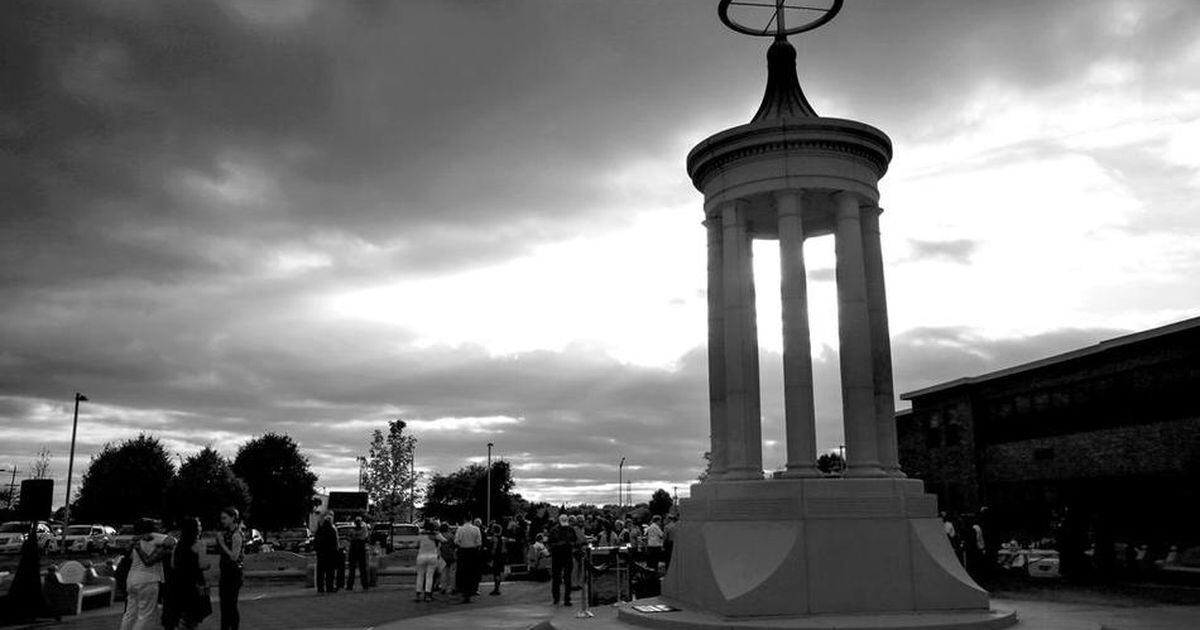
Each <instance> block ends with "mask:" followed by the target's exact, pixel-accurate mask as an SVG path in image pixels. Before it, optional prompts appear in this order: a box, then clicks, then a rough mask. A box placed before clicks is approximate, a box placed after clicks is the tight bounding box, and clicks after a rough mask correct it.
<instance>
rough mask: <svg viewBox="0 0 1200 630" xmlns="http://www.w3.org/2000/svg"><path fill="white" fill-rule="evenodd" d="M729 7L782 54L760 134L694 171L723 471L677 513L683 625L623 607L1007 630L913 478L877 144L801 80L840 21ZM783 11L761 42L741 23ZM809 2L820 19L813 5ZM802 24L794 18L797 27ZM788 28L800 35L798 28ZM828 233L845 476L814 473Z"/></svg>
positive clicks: (718, 461) (706, 620)
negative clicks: (770, 351) (775, 365)
mask: <svg viewBox="0 0 1200 630" xmlns="http://www.w3.org/2000/svg"><path fill="white" fill-rule="evenodd" d="M766 2H767V3H768V4H764V3H763V0H758V2H757V3H754V2H738V1H731V0H722V2H721V3H720V5H719V11H718V12H719V14H720V16H721V20H722V21H723V22H724V23H725V24H726V25H727V26H729V27H731V28H733V29H734V30H736V31H739V32H742V33H747V34H751V35H767V36H773V37H774V43H772V44H771V46H770V49H769V50H768V52H767V63H768V78H767V88H766V94H765V95H764V97H763V101H762V105H761V106H760V107H759V110H758V113H756V114H755V115H754V118H753V120H751V121H750V122H749V123H748V124H745V125H741V126H738V127H734V128H732V129H727V130H725V131H722V132H720V133H718V134H716V135H713V136H711V137H709V138H708V139H706V140H704V141H703V142H701V143H700V144H699V145H697V146H696V147H695V148H694V149H693V150H692V152H691V154H689V155H688V159H687V169H688V174H689V175H690V176H691V178H692V181H693V183H694V184H695V186H696V188H697V189H699V190H700V191H701V192H702V193H704V214H705V222H704V224H705V226H706V227H707V229H708V318H709V319H708V321H709V337H708V356H709V399H710V418H711V438H712V450H711V456H712V460H711V467H710V469H709V475H708V478H707V479H706V480H705V481H704V482H703V483H700V484H697V485H694V486H692V491H691V498H690V499H685V500H683V501H681V503H680V516H681V518H680V523H679V527H678V529H677V532H676V533H677V538H676V541H675V547H674V553H673V558H672V561H671V565H670V570H669V572H668V573H667V575H666V578H665V579H664V582H663V586H662V596H661V597H659V598H652V600H651V601H645V602H643V601H639V602H635V604H642V603H665V604H668V605H670V606H672V607H675V608H678V609H679V610H678V611H674V612H670V613H654V612H639V611H638V610H637V609H636V608H635V607H633V606H627V607H623V608H622V609H621V610H620V612H619V616H620V618H621V619H622V620H624V621H625V622H627V623H632V624H636V625H646V626H654V627H673V628H675V627H677V628H767V627H769V628H854V627H864V628H867V627H894V628H904V627H909V628H912V627H921V628H956V627H962V628H967V627H972V628H980V627H986V628H998V627H1005V626H1008V625H1011V624H1013V623H1015V622H1016V616H1015V614H1014V613H1013V612H1011V611H998V610H992V609H991V608H990V606H989V598H988V593H987V592H986V591H984V590H983V589H982V588H980V587H979V586H978V585H977V584H975V582H974V581H973V580H972V579H971V578H970V577H969V576H968V575H967V573H966V571H964V570H963V567H962V566H961V564H960V563H959V561H958V559H957V558H956V557H955V555H954V552H953V550H952V549H951V547H950V544H949V541H948V540H947V538H946V535H945V533H944V532H943V529H942V523H941V521H940V520H939V518H938V515H937V502H936V497H935V496H933V495H929V494H926V493H925V491H924V486H923V484H922V482H921V481H919V480H916V479H908V478H906V477H905V475H904V474H903V473H902V472H901V471H900V467H899V463H898V458H897V449H896V431H895V422H894V417H893V416H894V414H895V409H894V400H893V393H892V366H891V347H890V342H889V335H888V323H887V304H886V299H885V296H884V278H883V271H884V269H883V257H882V255H881V253H880V238H879V214H880V212H881V209H880V207H879V189H878V182H879V179H880V178H881V177H882V176H883V175H884V173H885V172H886V171H887V167H888V163H889V161H890V160H891V157H892V146H891V141H890V140H889V139H888V137H887V136H886V135H885V134H884V133H883V132H882V131H880V130H878V129H876V128H874V127H871V126H869V125H865V124H863V123H860V122H855V121H852V120H843V119H837V118H824V117H820V116H818V115H817V114H816V112H815V111H814V110H813V108H812V106H811V105H809V103H808V101H807V99H806V98H805V97H804V94H803V92H802V91H801V89H800V84H799V82H798V81H797V79H796V67H795V62H796V53H795V49H793V48H792V46H791V45H790V44H789V43H788V41H787V36H788V35H790V34H794V33H798V32H802V31H805V30H810V29H812V28H816V27H817V26H820V25H822V24H824V23H826V22H828V21H829V20H830V19H832V18H833V16H834V15H835V14H836V13H837V12H838V10H839V9H840V8H841V4H842V2H841V0H834V1H833V2H832V6H830V7H829V8H828V9H824V10H822V11H817V12H816V13H817V14H818V15H817V18H816V19H812V20H810V21H808V22H806V23H801V24H798V25H797V24H796V22H797V20H795V19H794V18H797V17H801V18H803V17H806V16H808V17H811V16H812V15H813V14H814V13H813V9H812V7H811V6H806V7H804V8H799V9H797V8H796V7H788V6H786V2H785V0H766ZM756 4H757V6H760V7H766V8H768V9H773V11H772V12H771V14H770V20H769V21H768V22H767V25H766V27H765V28H758V29H756V28H751V27H747V26H745V25H744V24H743V23H742V22H741V21H740V20H739V18H738V17H737V16H736V15H734V16H731V15H730V13H731V9H732V10H735V11H736V10H738V9H739V8H741V7H753V6H755V5H756ZM811 4H812V3H808V5H811ZM789 9H796V12H795V13H791V12H789ZM788 23H791V24H792V26H791V27H790V28H789V27H788ZM827 234H833V236H834V238H835V239H836V253H837V294H838V338H839V344H840V357H841V382H842V383H841V386H842V406H843V422H844V426H845V436H846V460H847V467H846V470H845V474H844V477H842V478H830V477H825V476H823V475H822V474H821V473H820V472H819V471H818V470H817V468H816V440H815V417H814V413H813V379H812V360H811V357H810V349H809V327H808V314H807V298H806V287H805V271H804V256H803V253H802V245H803V243H804V239H806V238H809V237H812V236H820V235H827ZM755 238H766V239H778V240H779V250H780V260H781V267H782V295H781V298H782V300H783V340H784V350H783V362H784V408H785V423H786V434H787V440H786V444H787V465H786V469H785V470H783V471H782V472H780V473H779V474H777V475H775V476H774V478H771V479H764V477H763V466H762V438H761V426H760V423H761V415H760V410H759V375H758V334H757V330H756V321H755V306H754V295H755V287H754V274H753V270H752V265H751V240H752V239H755Z"/></svg>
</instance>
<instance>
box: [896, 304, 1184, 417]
mask: <svg viewBox="0 0 1200 630" xmlns="http://www.w3.org/2000/svg"><path fill="white" fill-rule="evenodd" d="M1191 329H1200V317H1193V318H1191V319H1185V320H1183V321H1180V322H1175V323H1173V324H1167V325H1166V326H1160V327H1158V328H1151V329H1150V330H1143V331H1141V332H1136V333H1131V334H1128V335H1123V336H1121V337H1115V338H1113V339H1108V340H1105V341H1101V342H1100V343H1097V344H1096V345H1094V346H1088V347H1086V348H1080V349H1078V350H1071V351H1070V352H1064V353H1062V354H1056V355H1054V356H1051V357H1046V358H1045V359H1038V360H1036V361H1030V362H1029V363H1022V364H1020V365H1015V366H1013V367H1008V368H1004V369H1002V370H997V371H995V372H988V373H987V374H982V375H980V376H964V377H961V378H956V379H954V380H952V381H946V382H944V383H938V384H937V385H931V386H929V387H926V388H923V389H918V390H915V391H911V392H906V393H903V394H900V399H901V400H912V399H913V398H918V397H920V396H926V395H928V394H934V393H937V392H942V391H946V390H949V389H954V388H956V387H960V386H964V385H974V384H977V383H983V382H986V381H991V380H995V379H999V378H1004V377H1005V376H1011V375H1013V374H1019V373H1021V372H1027V371H1029V370H1036V369H1038V368H1043V367H1048V366H1051V365H1058V364H1061V363H1067V362H1069V361H1074V360H1077V359H1082V358H1084V357H1090V356H1093V355H1097V354H1100V353H1103V352H1107V351H1109V350H1113V349H1116V348H1120V347H1123V346H1129V345H1132V344H1136V343H1141V342H1144V341H1149V340H1151V339H1157V338H1159V337H1165V336H1167V335H1172V334H1175V333H1179V332H1183V331H1186V330H1191Z"/></svg>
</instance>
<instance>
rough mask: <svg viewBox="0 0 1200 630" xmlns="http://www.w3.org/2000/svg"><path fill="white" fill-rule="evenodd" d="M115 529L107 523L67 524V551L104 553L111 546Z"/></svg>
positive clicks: (115, 533) (115, 532)
mask: <svg viewBox="0 0 1200 630" xmlns="http://www.w3.org/2000/svg"><path fill="white" fill-rule="evenodd" d="M116 535H117V530H115V529H113V528H112V527H109V526H108V525H68V526H67V530H66V540H67V551H84V552H88V553H91V552H93V551H99V552H101V553H106V552H107V551H108V549H109V548H110V547H112V546H113V537H115V536H116Z"/></svg>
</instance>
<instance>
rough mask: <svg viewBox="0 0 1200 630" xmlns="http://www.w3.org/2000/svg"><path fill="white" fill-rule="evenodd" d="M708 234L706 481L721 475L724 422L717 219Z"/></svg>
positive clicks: (725, 437)
mask: <svg viewBox="0 0 1200 630" xmlns="http://www.w3.org/2000/svg"><path fill="white" fill-rule="evenodd" d="M704 227H705V228H706V229H707V230H708V427H709V428H708V430H709V442H710V444H711V446H710V447H709V451H708V452H709V465H708V478H709V479H712V480H714V481H715V480H719V479H721V478H722V477H723V476H724V475H725V468H726V466H727V465H728V464H727V461H726V459H727V458H726V442H727V441H728V435H727V434H728V428H727V427H728V422H727V420H726V418H725V296H724V292H723V291H722V286H723V285H724V282H723V276H724V273H725V268H724V266H723V258H722V256H721V251H722V236H721V216H720V214H719V213H718V214H716V215H714V216H710V217H708V218H707V219H706V220H705V221H704Z"/></svg>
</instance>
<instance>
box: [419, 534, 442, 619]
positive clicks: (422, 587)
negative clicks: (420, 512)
mask: <svg viewBox="0 0 1200 630" xmlns="http://www.w3.org/2000/svg"><path fill="white" fill-rule="evenodd" d="M441 544H442V537H441V536H440V535H438V533H437V531H436V530H435V529H434V528H433V523H431V522H429V521H425V525H424V527H423V528H422V530H421V542H420V545H419V546H418V547H417V592H416V595H415V597H414V601H418V602H420V601H426V602H428V601H433V576H434V573H435V572H437V568H438V548H439V547H441Z"/></svg>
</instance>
